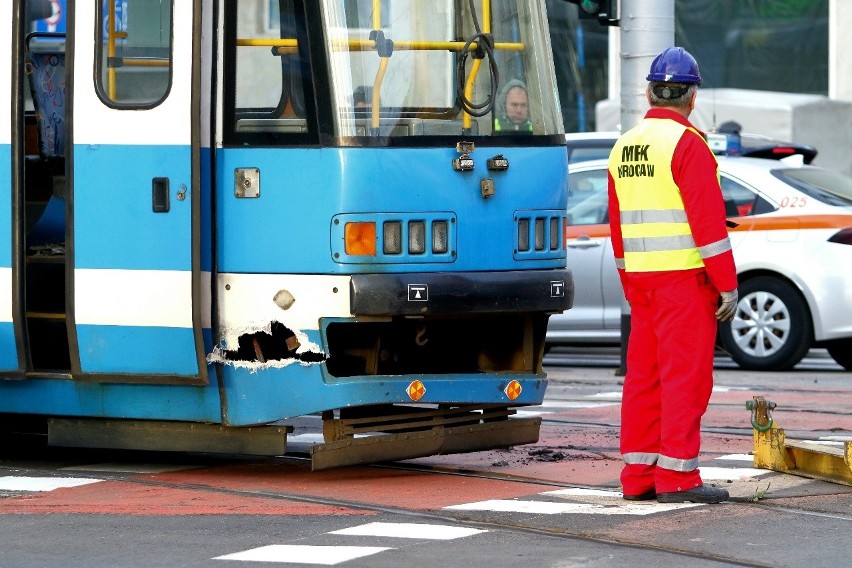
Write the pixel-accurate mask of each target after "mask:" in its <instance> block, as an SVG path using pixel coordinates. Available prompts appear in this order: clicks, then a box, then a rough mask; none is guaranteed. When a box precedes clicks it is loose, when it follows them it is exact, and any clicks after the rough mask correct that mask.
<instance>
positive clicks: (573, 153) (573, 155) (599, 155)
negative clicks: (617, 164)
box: [568, 144, 612, 164]
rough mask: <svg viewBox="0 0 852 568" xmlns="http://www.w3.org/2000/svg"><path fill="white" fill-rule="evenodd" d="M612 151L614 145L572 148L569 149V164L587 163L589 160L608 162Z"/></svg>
mask: <svg viewBox="0 0 852 568" xmlns="http://www.w3.org/2000/svg"><path fill="white" fill-rule="evenodd" d="M610 150H612V145H611V144H610V145H609V146H600V147H597V148H595V147H583V148H571V147H570V146H569V147H568V163H569V164H573V163H576V162H587V161H589V160H606V159H608V158H609V152H610Z"/></svg>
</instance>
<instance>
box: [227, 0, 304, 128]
mask: <svg viewBox="0 0 852 568" xmlns="http://www.w3.org/2000/svg"><path fill="white" fill-rule="evenodd" d="M236 16H237V26H236V38H235V43H236V47H235V51H236V55H235V73H236V80H235V81H234V87H233V95H232V96H233V98H234V103H233V104H234V119H233V120H234V124H233V128H234V132H235V133H237V135H240V134H248V135H251V134H265V135H273V136H274V135H280V134H304V133H307V132H308V122H307V120H306V115H307V114H308V113H307V109H306V106H305V90H306V89H305V82H306V78H305V75H306V73H307V72H306V69H307V65H306V64H305V61H304V58H303V52H304V46H300V45H299V37H300V35H301V34H300V33H299V26H300V23H299V22H300V21H302V17H300V16H299V15H298V14H297V13H296V11H295V9H294V2H293V0H240V2H238V3H237V14H236ZM300 47H301V48H302V49H300Z"/></svg>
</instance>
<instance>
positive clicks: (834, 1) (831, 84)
mask: <svg viewBox="0 0 852 568" xmlns="http://www.w3.org/2000/svg"><path fill="white" fill-rule="evenodd" d="M850 26H852V2H849V1H848V0H830V1H829V3H828V97H829V98H831V99H837V100H839V101H852V72H850V71H852V65H850V62H849V57H848V56H847V55H846V54H848V53H849V50H850V49H852V35H850V34H849V28H850ZM699 65H700V63H699Z"/></svg>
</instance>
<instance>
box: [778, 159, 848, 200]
mask: <svg viewBox="0 0 852 568" xmlns="http://www.w3.org/2000/svg"><path fill="white" fill-rule="evenodd" d="M772 175H774V176H775V177H777V178H778V179H780V180H781V181H783V182H786V183H788V184H790V185H792V186H793V187H795V188H796V189H798V190H799V191H801V192H802V193H804V194H805V195H808V196H810V197H812V198H814V199H817V200H819V201H822V202H823V203H827V204H828V205H839V206H841V207H842V206H845V205H852V178H850V177H849V176H846V175H843V174H841V173H840V172H835V171H833V170H823V169H821V168H796V169H792V168H791V169H784V170H782V169H778V170H772Z"/></svg>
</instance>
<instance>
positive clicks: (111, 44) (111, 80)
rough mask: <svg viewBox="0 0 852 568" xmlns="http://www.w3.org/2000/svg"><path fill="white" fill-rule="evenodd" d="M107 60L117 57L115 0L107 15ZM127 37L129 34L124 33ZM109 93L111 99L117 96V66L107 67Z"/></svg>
mask: <svg viewBox="0 0 852 568" xmlns="http://www.w3.org/2000/svg"><path fill="white" fill-rule="evenodd" d="M107 27H108V28H109V29H108V30H107V58H108V59H107V61H109V60H110V59H112V58H113V57H115V38H116V31H115V2H110V3H109V13H108V15H107ZM124 36H125V37H127V34H124ZM107 94H108V95H109V98H110V100H112V101H114V100H115V99H116V96H117V89H116V86H115V68H114V67H112V66H109V67H108V68H107Z"/></svg>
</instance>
